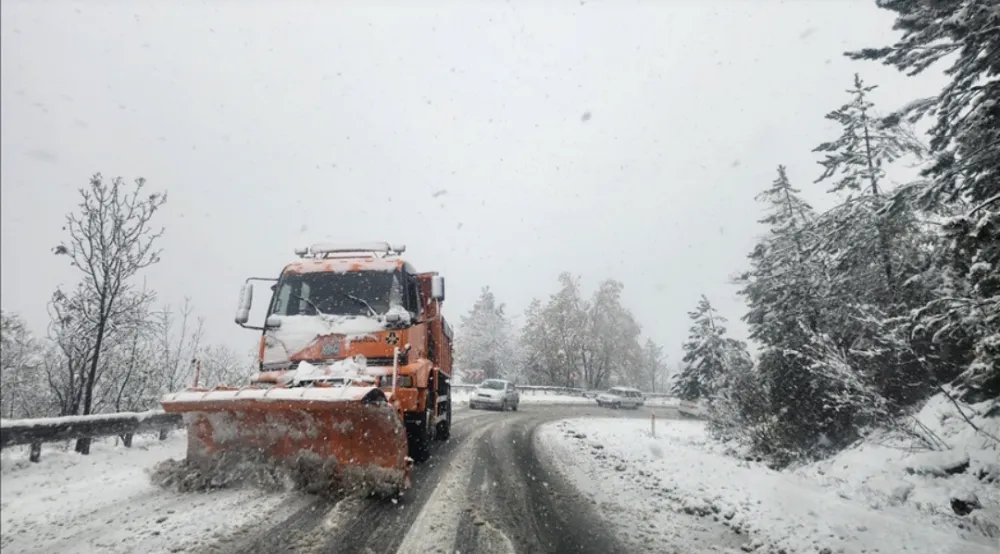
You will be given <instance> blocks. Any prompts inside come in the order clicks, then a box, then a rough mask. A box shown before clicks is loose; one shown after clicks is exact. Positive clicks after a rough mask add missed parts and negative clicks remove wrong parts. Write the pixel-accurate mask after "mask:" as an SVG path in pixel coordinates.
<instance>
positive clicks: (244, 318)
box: [234, 281, 253, 325]
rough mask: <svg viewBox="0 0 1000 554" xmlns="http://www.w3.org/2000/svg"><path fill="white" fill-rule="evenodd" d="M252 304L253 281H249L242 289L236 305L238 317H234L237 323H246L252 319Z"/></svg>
mask: <svg viewBox="0 0 1000 554" xmlns="http://www.w3.org/2000/svg"><path fill="white" fill-rule="evenodd" d="M251 304H253V283H251V282H249V281H247V282H246V283H243V288H242V289H240V302H239V305H238V306H237V307H236V317H235V318H234V319H235V320H236V324H237V325H246V322H248V321H250V305H251Z"/></svg>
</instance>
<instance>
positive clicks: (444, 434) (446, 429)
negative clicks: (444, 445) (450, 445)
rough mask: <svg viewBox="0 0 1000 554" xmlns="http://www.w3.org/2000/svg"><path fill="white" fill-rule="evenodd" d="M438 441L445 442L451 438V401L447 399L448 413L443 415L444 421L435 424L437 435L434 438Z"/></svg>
mask: <svg viewBox="0 0 1000 554" xmlns="http://www.w3.org/2000/svg"><path fill="white" fill-rule="evenodd" d="M434 438H436V439H437V440H439V441H446V440H448V439H449V438H451V399H450V398H449V399H448V411H447V413H445V416H444V421H439V422H438V424H437V435H436V436H435V437H434Z"/></svg>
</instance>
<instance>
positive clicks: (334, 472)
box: [160, 386, 412, 491]
mask: <svg viewBox="0 0 1000 554" xmlns="http://www.w3.org/2000/svg"><path fill="white" fill-rule="evenodd" d="M160 403H161V404H162V405H163V410H164V411H165V412H168V413H181V414H183V415H184V422H185V424H186V426H187V430H188V448H187V461H188V463H189V464H191V465H193V466H196V467H205V468H209V467H211V466H212V465H213V464H215V463H217V462H218V461H219V460H220V459H223V458H227V457H230V458H249V459H255V460H261V461H267V462H278V463H283V464H286V465H287V466H289V467H292V466H295V467H302V466H303V465H308V466H309V468H310V471H311V472H313V474H316V472H319V473H320V475H317V478H319V479H320V480H326V481H329V482H330V483H337V484H339V486H354V485H356V484H361V483H362V482H363V484H365V485H367V486H375V487H376V488H377V489H378V490H382V491H386V490H393V491H402V490H404V489H406V488H408V487H409V485H410V476H411V463H412V460H410V459H409V458H408V457H407V443H406V428H405V426H404V425H403V421H402V419H401V417H400V415H399V413H398V412H397V411H396V409H395V408H394V407H393V406H392V405H391V404H388V403H387V402H386V397H385V394H384V393H383V392H382V391H381V390H379V389H377V388H375V387H356V386H347V387H294V388H284V387H275V388H244V389H239V390H234V389H216V390H201V391H185V392H179V393H175V394H168V395H167V396H165V397H163V398H162V399H161V401H160Z"/></svg>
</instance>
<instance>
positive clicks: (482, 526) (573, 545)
mask: <svg viewBox="0 0 1000 554" xmlns="http://www.w3.org/2000/svg"><path fill="white" fill-rule="evenodd" d="M660 411H661V412H664V415H669V412H670V410H666V409H664V410H660ZM590 415H602V416H606V417H607V416H610V417H615V418H635V417H641V418H648V417H649V415H648V412H647V411H645V410H643V411H637V412H632V411H621V412H618V411H609V410H603V409H599V408H596V407H593V406H591V407H584V406H539V405H522V406H521V410H520V411H518V412H507V413H499V412H488V411H470V410H467V409H462V410H459V411H457V412H456V415H455V418H454V429H453V439H452V440H450V441H448V442H447V443H443V444H441V445H439V447H438V449H437V450H436V451H435V453H434V456H433V457H432V460H431V461H430V462H428V463H426V464H422V465H419V466H418V467H417V469H416V475H415V485H414V487H413V488H412V489H411V490H410V491H408V492H407V495H406V496H405V497H404V499H402V500H400V501H399V502H391V501H376V500H359V499H346V500H342V501H339V502H335V501H331V500H324V499H320V498H318V497H313V496H308V495H305V494H300V493H282V494H277V493H267V492H263V491H259V490H255V489H238V490H227V491H216V492H209V493H187V494H177V493H172V492H168V491H165V490H162V489H159V488H157V487H155V486H154V485H152V484H150V483H149V479H148V475H147V474H146V472H147V470H148V468H149V467H151V466H152V465H153V464H155V463H156V461H159V460H160V459H164V458H167V457H173V458H181V457H183V437H182V436H177V437H172V438H171V439H170V440H168V441H166V443H157V442H156V441H155V440H151V441H149V442H147V443H144V444H138V445H137V447H135V448H133V449H131V450H126V449H123V448H120V447H119V448H112V447H110V446H109V448H108V451H107V452H99V453H96V454H100V455H92V456H91V459H87V460H86V461H80V460H81V459H80V457H78V456H75V455H74V454H72V453H65V454H61V453H55V452H53V453H52V454H51V455H47V456H46V457H45V458H43V462H42V467H37V466H36V467H10V465H11V464H9V463H5V469H4V474H3V486H2V507H3V516H2V517H3V527H4V533H3V539H2V541H3V542H2V546H3V550H4V551H5V552H7V551H10V552H144V553H145V552H149V553H156V552H203V553H213V554H218V553H230V552H247V551H257V552H279V551H285V552H289V551H294V552H363V553H383V552H384V553H392V552H401V553H410V552H412V553H423V552H441V553H453V552H463V553H476V552H481V553H508V552H509V553H514V552H525V553H526V552H531V553H535V552H539V553H541V552H579V553H587V552H594V553H597V552H601V553H611V552H627V551H629V550H628V549H627V548H626V547H625V546H623V544H622V543H621V542H620V541H619V540H618V539H617V538H616V536H615V535H614V533H613V532H612V531H609V530H608V528H607V527H606V526H605V524H604V514H600V513H598V506H596V505H595V504H594V503H593V502H591V501H590V500H589V499H587V498H585V497H583V496H580V495H579V494H578V493H577V492H576V488H575V487H574V486H573V485H571V484H569V483H568V482H567V481H565V478H564V477H563V476H562V472H560V471H558V470H556V469H555V467H556V464H553V463H552V462H553V460H550V459H548V458H547V456H546V455H545V454H544V453H545V452H546V449H539V448H536V445H535V444H534V443H533V441H532V438H533V435H534V431H535V429H536V428H537V427H538V426H539V425H540V424H542V423H545V422H550V421H555V420H559V419H563V418H567V417H581V416H582V417H586V416H590ZM45 466H48V467H45ZM719 529H720V531H719V532H720V533H726V532H728V530H725V529H724V528H722V527H721V526H719Z"/></svg>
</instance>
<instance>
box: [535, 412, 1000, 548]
mask: <svg viewBox="0 0 1000 554" xmlns="http://www.w3.org/2000/svg"><path fill="white" fill-rule="evenodd" d="M536 437H537V438H536V440H537V441H538V443H539V446H540V447H541V448H542V449H543V450H544V451H547V452H548V453H549V455H550V456H549V457H550V458H551V459H552V460H555V461H557V462H558V461H560V460H572V463H571V464H570V463H564V465H563V466H562V467H563V471H564V473H565V474H566V475H567V476H568V477H569V478H570V479H571V480H572V481H573V482H574V483H575V484H576V485H577V487H578V488H580V490H581V491H583V492H585V493H587V494H589V495H590V496H591V497H592V498H593V499H594V501H595V502H601V503H602V505H603V506H606V508H605V509H604V512H605V513H606V514H607V515H608V518H609V520H610V521H611V522H612V523H614V524H617V525H618V526H619V527H620V528H621V532H622V535H623V536H625V537H627V538H628V539H629V540H632V541H633V542H634V547H635V548H637V549H641V550H648V544H649V542H650V541H654V542H659V543H660V544H661V545H662V546H663V547H670V548H674V549H676V548H678V545H676V544H673V543H671V542H670V540H671V537H673V536H676V533H674V534H671V532H670V531H669V529H670V526H671V525H676V523H675V522H674V520H675V519H676V518H679V517H680V516H678V514H677V512H680V513H683V514H694V515H700V516H705V518H710V519H704V518H703V519H702V521H705V523H706V525H709V526H711V525H713V522H718V523H719V524H722V525H725V526H727V527H729V528H730V529H733V530H737V531H739V533H740V534H741V535H743V536H745V539H744V540H746V541H747V543H746V544H743V545H738V544H735V540H734V538H733V537H732V536H726V535H720V534H718V533H717V532H715V533H714V534H713V533H712V532H710V531H709V530H708V529H710V528H706V529H707V530H706V533H707V536H706V538H705V541H706V544H704V545H689V546H688V548H689V550H687V551H691V552H696V551H703V550H708V549H707V548H703V547H707V546H708V545H711V544H717V545H719V546H723V547H734V546H742V547H743V548H744V549H750V550H758V551H762V552H768V551H772V552H780V551H781V550H782V549H783V550H784V551H786V552H794V553H806V552H816V553H823V552H842V553H844V554H861V553H871V552H881V553H889V552H892V553H899V554H904V553H909V554H918V553H919V554H979V553H982V554H987V553H990V554H996V552H997V550H996V545H995V542H993V543H991V542H990V539H987V538H985V537H984V536H982V535H981V534H980V533H978V532H975V531H971V530H961V529H954V528H949V527H945V526H934V525H931V524H930V522H929V521H928V520H927V519H925V518H914V517H909V516H908V515H907V514H902V513H896V512H891V511H887V510H880V509H878V508H876V507H873V506H871V505H870V504H869V503H867V502H863V501H858V500H856V499H853V498H850V497H849V496H848V497H845V496H842V495H839V494H838V493H837V492H836V491H834V490H830V489H828V488H826V487H824V486H823V485H822V484H820V483H817V482H815V481H813V480H811V479H809V478H807V477H805V476H802V475H797V474H790V473H782V472H777V471H773V470H770V469H768V468H766V467H764V466H762V465H758V464H751V463H748V462H744V461H741V460H737V459H734V458H731V457H728V456H726V455H725V454H723V452H722V450H723V449H722V447H721V446H720V445H718V444H717V443H715V442H713V441H711V440H710V439H709V438H708V435H707V431H706V429H705V423H704V422H698V421H664V420H659V421H657V436H656V438H654V437H652V436H651V435H650V424H649V422H648V421H643V420H636V419H572V420H566V421H563V422H559V423H553V424H548V425H545V426H543V427H542V428H541V429H540V430H539V433H538V434H537V436H536ZM681 519H683V518H681ZM664 529H666V531H664ZM713 537H714V538H713ZM713 540H714V541H718V542H716V543H712V542H711V541H713ZM644 544H645V545H646V547H643V546H642V545H644ZM683 546H684V545H681V547H683ZM637 551H638V550H637Z"/></svg>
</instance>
